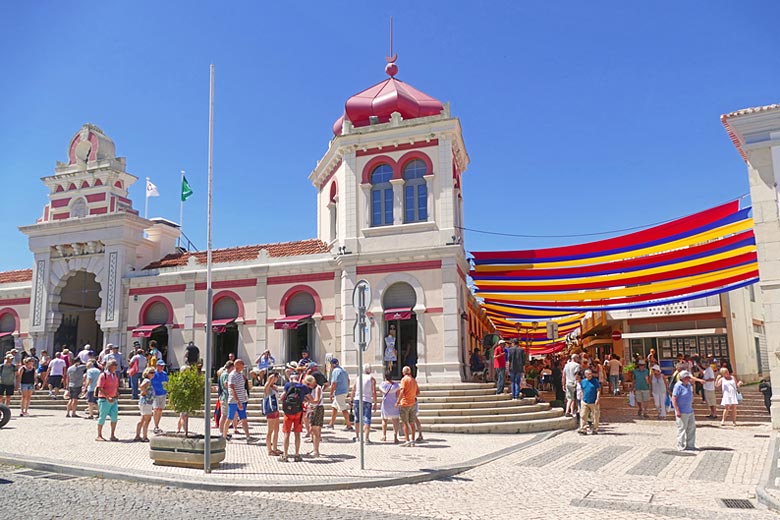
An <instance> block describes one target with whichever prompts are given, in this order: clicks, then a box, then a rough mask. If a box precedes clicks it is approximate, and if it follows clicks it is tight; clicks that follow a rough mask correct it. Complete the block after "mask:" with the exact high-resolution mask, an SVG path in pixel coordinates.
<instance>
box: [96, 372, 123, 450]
mask: <svg viewBox="0 0 780 520" xmlns="http://www.w3.org/2000/svg"><path fill="white" fill-rule="evenodd" d="M117 365H118V363H117V361H116V359H112V360H110V361H109V362H108V365H106V371H105V372H103V373H102V374H100V377H98V382H97V386H96V387H95V393H96V394H97V397H98V423H97V438H96V439H95V440H96V441H105V440H106V439H105V438H103V425H104V424H105V423H106V417H109V418H110V419H111V437H110V440H111V441H113V442H117V441H118V440H119V439H117V438H116V435H115V433H116V421H117V418H118V413H119V405H118V403H117V397H118V396H119V376H118V375H117V373H116V369H117Z"/></svg>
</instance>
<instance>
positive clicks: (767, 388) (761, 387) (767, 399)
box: [758, 377, 772, 414]
mask: <svg viewBox="0 0 780 520" xmlns="http://www.w3.org/2000/svg"><path fill="white" fill-rule="evenodd" d="M758 391H759V392H761V393H762V394H763V395H764V407H765V408H766V411H767V412H768V413H770V414H771V413H772V381H771V380H770V379H769V378H768V377H767V378H765V379H762V380H761V382H759V383H758Z"/></svg>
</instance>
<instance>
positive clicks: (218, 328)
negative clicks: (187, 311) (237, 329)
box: [211, 318, 236, 334]
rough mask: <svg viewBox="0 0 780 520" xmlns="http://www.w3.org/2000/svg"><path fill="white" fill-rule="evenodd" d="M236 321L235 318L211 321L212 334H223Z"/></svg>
mask: <svg viewBox="0 0 780 520" xmlns="http://www.w3.org/2000/svg"><path fill="white" fill-rule="evenodd" d="M235 321H236V319H235V318H227V319H223V320H211V332H214V333H216V334H222V333H223V332H225V331H226V330H227V326H228V325H230V324H231V323H234V322H235Z"/></svg>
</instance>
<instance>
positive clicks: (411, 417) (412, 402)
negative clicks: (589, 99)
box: [396, 366, 420, 447]
mask: <svg viewBox="0 0 780 520" xmlns="http://www.w3.org/2000/svg"><path fill="white" fill-rule="evenodd" d="M403 375H404V377H403V379H401V384H400V386H399V388H398V390H397V393H398V400H397V401H396V406H398V408H399V414H400V416H401V423H402V425H403V428H404V435H405V436H406V442H404V443H403V444H401V446H403V447H413V446H414V436H415V433H416V431H415V426H416V421H417V413H416V412H415V410H416V404H417V396H418V395H420V387H419V386H417V381H416V380H415V379H414V377H412V369H411V368H410V367H408V366H405V367H404V368H403Z"/></svg>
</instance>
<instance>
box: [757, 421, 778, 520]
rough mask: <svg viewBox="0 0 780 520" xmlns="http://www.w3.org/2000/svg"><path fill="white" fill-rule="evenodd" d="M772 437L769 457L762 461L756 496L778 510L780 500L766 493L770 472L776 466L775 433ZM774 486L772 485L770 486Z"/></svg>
mask: <svg viewBox="0 0 780 520" xmlns="http://www.w3.org/2000/svg"><path fill="white" fill-rule="evenodd" d="M771 435H772V438H771V439H770V441H769V457H767V459H766V462H765V463H764V469H763V471H762V472H761V478H760V479H759V481H758V485H757V486H756V498H757V499H758V501H759V502H760V503H762V504H764V505H765V506H767V507H768V508H769V509H771V510H773V511H780V501H778V500H777V499H776V498H775V497H773V496H772V495H770V494H769V493H767V491H766V486H767V483H768V482H769V480H770V479H771V478H772V472H773V470H774V469H775V468H776V467H777V463H778V456H777V449H778V446H777V434H776V433H775V432H772V434H771ZM772 487H774V486H772Z"/></svg>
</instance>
